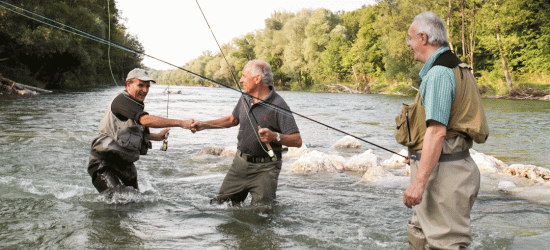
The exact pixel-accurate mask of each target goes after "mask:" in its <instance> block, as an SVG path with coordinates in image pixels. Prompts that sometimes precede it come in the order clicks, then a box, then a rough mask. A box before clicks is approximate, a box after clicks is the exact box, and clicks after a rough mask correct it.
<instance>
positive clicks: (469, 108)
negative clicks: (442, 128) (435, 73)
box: [395, 51, 489, 151]
mask: <svg viewBox="0 0 550 250" xmlns="http://www.w3.org/2000/svg"><path fill="white" fill-rule="evenodd" d="M435 65H441V66H445V67H447V68H452V69H453V73H454V76H455V83H456V92H455V99H454V101H453V103H452V105H451V114H450V117H449V124H448V125H447V135H446V137H445V139H451V138H455V137H458V136H460V137H463V138H466V139H472V140H473V141H475V142H476V143H484V142H485V141H486V140H487V137H488V136H489V126H488V125H487V119H486V118H485V111H484V109H483V104H482V103H481V95H480V94H479V90H478V88H477V83H476V80H475V78H474V76H473V75H472V73H471V71H470V70H471V67H470V66H469V65H467V64H465V63H462V62H461V61H460V60H459V59H458V58H457V57H456V55H454V54H453V53H452V52H451V51H446V52H444V53H442V54H441V55H440V56H439V57H438V58H437V59H436V60H435V62H434V64H433V66H435ZM433 66H432V67H433ZM395 122H396V129H395V139H396V140H397V142H398V143H399V144H402V145H405V146H407V147H408V148H409V151H419V150H421V149H422V146H423V143H424V135H425V134H426V129H427V127H426V113H425V110H424V106H423V105H422V97H421V95H420V92H418V94H417V95H416V98H415V100H414V102H413V103H412V104H411V105H406V104H403V108H402V110H401V114H400V115H398V116H397V117H396V118H395Z"/></svg>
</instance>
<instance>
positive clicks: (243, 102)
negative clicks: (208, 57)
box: [195, 0, 277, 161]
mask: <svg viewBox="0 0 550 250" xmlns="http://www.w3.org/2000/svg"><path fill="white" fill-rule="evenodd" d="M195 1H196V2H197V6H199V10H200V11H201V14H202V17H204V21H205V22H206V25H207V26H208V28H209V29H210V33H212V36H213V37H214V40H215V41H216V45H218V48H219V49H220V53H221V54H222V56H223V59H224V60H225V63H226V64H227V68H229V72H231V77H233V81H234V82H235V84H236V85H237V87H239V91H240V92H243V90H242V88H241V85H240V84H239V82H238V81H237V78H236V77H235V72H234V70H233V69H232V68H231V64H229V62H228V61H227V58H226V57H225V54H224V53H223V50H222V48H221V47H220V43H218V39H217V38H216V35H214V31H212V28H211V27H210V24H209V23H208V20H207V19H206V15H204V12H203V11H202V8H201V5H200V4H199V0H195ZM262 80H263V79H262ZM262 84H263V83H262ZM240 99H241V103H242V104H243V105H244V106H245V107H246V108H245V112H246V116H247V117H248V121H249V122H250V126H251V127H252V130H253V131H254V135H255V136H256V139H257V140H258V142H259V144H260V147H262V150H263V151H264V152H266V153H267V154H268V155H269V156H270V157H271V158H272V160H273V161H276V160H277V156H276V155H275V153H273V149H272V148H271V145H270V144H269V142H268V143H266V144H265V145H266V147H267V150H266V149H265V148H264V145H263V143H262V140H260V137H259V135H258V131H256V126H255V125H254V123H253V122H252V120H251V119H250V114H252V118H254V121H255V122H256V124H257V125H258V130H259V128H260V124H259V123H258V120H257V119H256V116H255V115H254V113H252V111H251V109H252V104H250V102H248V100H246V98H245V97H244V96H243V95H241V98H240ZM252 101H253V100H252ZM246 109H248V111H246Z"/></svg>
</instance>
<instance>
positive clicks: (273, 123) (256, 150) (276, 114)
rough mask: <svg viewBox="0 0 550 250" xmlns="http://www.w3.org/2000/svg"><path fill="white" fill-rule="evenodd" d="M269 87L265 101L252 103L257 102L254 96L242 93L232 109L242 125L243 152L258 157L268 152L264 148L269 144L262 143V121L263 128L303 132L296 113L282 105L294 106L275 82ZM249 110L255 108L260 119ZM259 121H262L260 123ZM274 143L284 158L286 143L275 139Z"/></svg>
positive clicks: (282, 131)
mask: <svg viewBox="0 0 550 250" xmlns="http://www.w3.org/2000/svg"><path fill="white" fill-rule="evenodd" d="M269 88H270V89H271V92H270V93H269V94H268V95H267V96H266V98H265V99H264V100H263V102H258V103H256V104H254V105H252V107H250V106H249V105H250V104H252V103H253V100H252V98H251V97H249V96H247V95H243V96H241V98H240V99H239V102H238V103H237V105H236V106H235V109H234V110H233V113H232V115H233V117H235V118H236V119H237V120H238V122H239V125H240V127H239V135H238V136H237V139H238V141H239V142H238V144H237V148H238V149H239V150H240V151H241V152H243V153H245V154H249V155H253V156H255V157H267V156H268V154H267V153H266V152H265V151H264V150H263V149H262V146H263V147H264V149H266V150H267V148H266V146H265V144H263V143H262V145H260V140H259V135H258V125H259V126H260V127H262V128H269V129H270V130H271V131H274V132H278V133H280V134H285V135H289V134H293V133H300V131H299V130H298V125H296V121H295V120H294V116H293V115H292V113H290V112H288V111H284V110H281V109H280V108H283V109H285V110H290V108H289V107H288V105H287V104H286V102H285V100H283V98H282V97H281V96H280V95H279V94H277V93H276V92H275V89H274V88H273V86H269ZM245 98H246V99H245ZM248 112H252V114H254V117H255V118H256V120H254V117H253V116H252V114H250V115H247V114H248ZM256 121H257V122H258V124H256ZM271 147H272V148H273V151H274V152H275V154H276V155H277V157H278V158H279V159H280V158H281V153H282V145H281V144H280V143H278V142H276V141H274V142H272V143H271Z"/></svg>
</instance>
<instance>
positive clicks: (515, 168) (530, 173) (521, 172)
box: [501, 164, 550, 185]
mask: <svg viewBox="0 0 550 250" xmlns="http://www.w3.org/2000/svg"><path fill="white" fill-rule="evenodd" d="M501 173H502V174H504V175H510V176H516V177H523V178H527V179H531V180H533V181H535V182H537V183H545V184H547V185H550V182H549V180H550V169H547V168H541V167H537V166H534V165H523V164H512V165H510V166H509V167H508V168H506V169H504V170H503V171H502V172H501Z"/></svg>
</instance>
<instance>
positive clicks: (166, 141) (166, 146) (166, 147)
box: [160, 138, 168, 151]
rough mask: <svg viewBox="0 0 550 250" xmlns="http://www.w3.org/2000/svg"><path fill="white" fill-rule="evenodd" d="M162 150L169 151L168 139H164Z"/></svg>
mask: <svg viewBox="0 0 550 250" xmlns="http://www.w3.org/2000/svg"><path fill="white" fill-rule="evenodd" d="M160 150H162V151H166V150H168V138H164V140H162V147H161V148H160Z"/></svg>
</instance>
